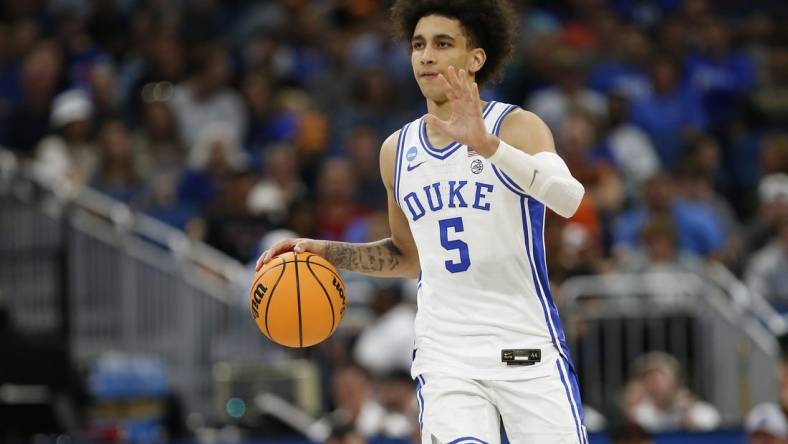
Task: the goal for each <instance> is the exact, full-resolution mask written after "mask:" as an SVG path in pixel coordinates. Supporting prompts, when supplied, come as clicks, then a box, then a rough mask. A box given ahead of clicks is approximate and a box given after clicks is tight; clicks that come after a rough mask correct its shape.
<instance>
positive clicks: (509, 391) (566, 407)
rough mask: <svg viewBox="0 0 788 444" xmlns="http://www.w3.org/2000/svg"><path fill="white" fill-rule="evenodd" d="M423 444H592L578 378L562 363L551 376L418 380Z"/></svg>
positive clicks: (429, 377)
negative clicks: (504, 443) (503, 442)
mask: <svg viewBox="0 0 788 444" xmlns="http://www.w3.org/2000/svg"><path fill="white" fill-rule="evenodd" d="M416 398H417V400H418V403H419V424H420V425H421V437H422V438H421V442H422V444H435V443H440V444H500V442H501V433H500V431H501V428H500V427H501V419H502V420H503V425H504V428H505V430H506V435H507V437H508V438H509V442H511V443H512V444H529V443H539V444H554V443H555V444H559V443H560V444H563V443H567V444H569V443H571V444H588V435H587V433H586V430H585V427H584V426H583V407H582V404H581V403H580V391H579V389H578V385H577V378H576V377H575V373H574V371H573V370H572V368H571V366H570V365H568V363H567V361H566V360H565V359H564V358H558V359H557V360H556V363H555V372H553V373H550V374H548V375H547V376H540V377H535V378H532V379H523V380H515V381H489V380H477V379H463V378H458V377H455V376H448V375H444V374H433V373H428V374H424V375H419V376H418V377H417V378H416Z"/></svg>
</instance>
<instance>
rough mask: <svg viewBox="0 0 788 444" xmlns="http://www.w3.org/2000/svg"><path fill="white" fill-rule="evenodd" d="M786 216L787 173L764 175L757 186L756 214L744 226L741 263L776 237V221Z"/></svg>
mask: <svg viewBox="0 0 788 444" xmlns="http://www.w3.org/2000/svg"><path fill="white" fill-rule="evenodd" d="M784 218H788V173H777V174H770V175H768V176H764V177H763V179H761V182H760V185H759V186H758V214H757V216H756V217H755V218H753V220H752V221H751V222H750V224H749V225H748V226H747V227H746V231H745V234H744V242H743V248H744V251H743V253H742V256H743V263H744V264H745V267H744V268H746V264H747V263H748V262H749V260H750V258H751V256H752V255H753V253H754V252H755V251H758V250H761V249H762V248H764V247H766V245H767V244H768V243H769V242H770V241H771V240H772V239H774V238H775V237H776V234H777V229H776V228H777V222H778V221H780V220H782V219H784Z"/></svg>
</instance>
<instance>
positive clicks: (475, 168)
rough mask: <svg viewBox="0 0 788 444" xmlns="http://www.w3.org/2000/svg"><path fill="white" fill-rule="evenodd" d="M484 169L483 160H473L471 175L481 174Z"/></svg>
mask: <svg viewBox="0 0 788 444" xmlns="http://www.w3.org/2000/svg"><path fill="white" fill-rule="evenodd" d="M483 169H484V163H483V162H482V160H481V159H473V161H472V162H471V173H473V174H479V173H481V172H482V170H483Z"/></svg>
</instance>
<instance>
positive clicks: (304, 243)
mask: <svg viewBox="0 0 788 444" xmlns="http://www.w3.org/2000/svg"><path fill="white" fill-rule="evenodd" d="M325 250H326V242H325V241H321V240H315V239H306V238H297V239H285V240H283V241H279V242H277V243H275V244H274V245H273V246H271V248H269V249H267V250H265V251H264V252H263V254H261V255H260V258H259V259H257V265H256V266H255V270H256V271H259V270H260V268H262V267H263V265H265V264H266V263H268V261H270V260H271V259H273V258H275V257H276V256H278V255H280V254H282V253H285V252H287V251H295V252H296V253H303V252H305V251H309V252H312V253H315V254H317V255H319V256H325Z"/></svg>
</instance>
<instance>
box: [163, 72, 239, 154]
mask: <svg viewBox="0 0 788 444" xmlns="http://www.w3.org/2000/svg"><path fill="white" fill-rule="evenodd" d="M172 107H173V109H174V110H175V115H176V116H177V119H178V128H179V130H180V134H181V140H183V141H184V142H185V143H186V145H187V146H192V144H194V143H195V142H196V141H197V135H198V134H200V130H201V129H203V128H205V127H207V126H208V125H210V124H212V123H217V122H221V123H223V124H225V125H226V126H228V127H229V128H230V130H231V131H232V135H233V138H234V140H237V141H240V140H243V137H244V131H245V130H246V112H245V110H244V106H243V101H242V100H241V97H240V96H239V95H238V93H237V92H235V91H233V90H232V89H229V88H223V89H221V90H219V91H217V92H215V93H213V94H211V95H209V96H207V97H204V98H198V97H196V96H195V95H194V93H193V92H192V89H191V88H190V86H189V84H188V83H182V84H180V85H178V86H177V87H176V88H175V93H174V95H173V98H172Z"/></svg>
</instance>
